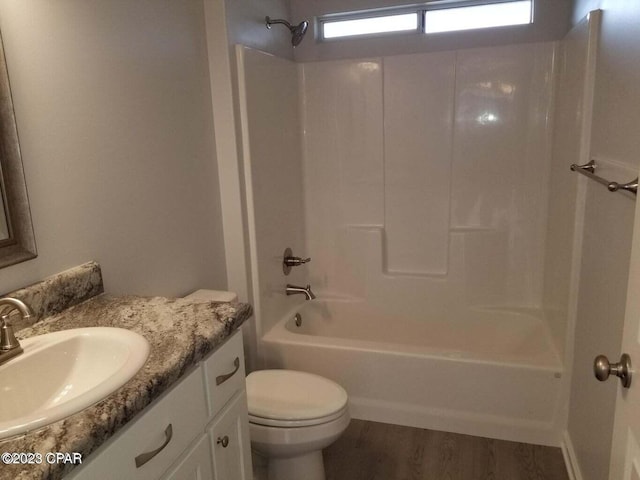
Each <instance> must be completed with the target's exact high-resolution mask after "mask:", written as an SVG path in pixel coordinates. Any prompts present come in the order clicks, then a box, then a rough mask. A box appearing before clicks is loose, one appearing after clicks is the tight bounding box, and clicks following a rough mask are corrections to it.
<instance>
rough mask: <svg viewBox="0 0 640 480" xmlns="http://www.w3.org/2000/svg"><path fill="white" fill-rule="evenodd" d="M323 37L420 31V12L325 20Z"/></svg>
mask: <svg viewBox="0 0 640 480" xmlns="http://www.w3.org/2000/svg"><path fill="white" fill-rule="evenodd" d="M322 25H323V29H322V33H323V37H324V38H338V37H349V36H354V35H368V34H372V33H389V32H404V31H408V30H409V31H410V30H413V31H416V32H417V31H418V12H412V13H404V14H398V15H385V16H379V17H367V18H359V19H356V20H334V21H325V22H323V24H322Z"/></svg>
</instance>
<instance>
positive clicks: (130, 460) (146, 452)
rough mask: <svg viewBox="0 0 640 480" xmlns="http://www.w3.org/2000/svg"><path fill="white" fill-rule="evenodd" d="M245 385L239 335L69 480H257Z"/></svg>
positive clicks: (111, 441) (146, 411)
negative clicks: (190, 479) (253, 475)
mask: <svg viewBox="0 0 640 480" xmlns="http://www.w3.org/2000/svg"><path fill="white" fill-rule="evenodd" d="M244 378H245V372H244V360H243V349H242V332H241V331H240V330H236V331H235V333H233V334H232V335H231V337H230V338H229V339H227V340H226V341H225V342H224V344H223V345H221V346H220V347H218V348H217V349H216V350H215V351H214V352H213V353H211V354H209V355H208V356H207V357H206V358H205V359H203V361H202V362H200V363H199V364H198V365H197V366H195V367H194V368H193V369H192V370H191V371H190V372H188V373H187V374H186V375H185V377H184V378H183V379H181V380H180V381H179V382H178V383H177V384H176V385H174V386H173V387H172V388H170V389H169V391H167V392H165V393H164V394H162V395H161V397H160V398H158V399H157V400H155V401H154V402H153V404H151V405H150V406H149V407H147V408H146V409H145V410H144V411H143V412H142V414H141V415H139V416H138V417H136V418H135V419H134V420H133V421H131V422H130V423H129V424H127V425H126V426H125V427H124V428H123V429H122V430H121V431H120V432H118V433H117V434H116V435H114V436H113V437H112V438H111V439H109V440H108V441H107V442H106V444H104V445H102V446H101V447H100V449H99V451H97V452H95V453H94V454H93V455H92V456H91V457H90V458H89V459H88V461H87V463H86V464H84V465H82V466H81V467H78V468H76V469H75V470H74V471H72V472H71V474H70V475H69V476H68V477H65V478H69V479H73V480H95V479H98V478H99V479H111V478H113V479H123V478H126V479H131V480H134V479H135V480H138V479H140V480H152V479H159V478H162V479H166V480H169V479H186V478H194V479H214V480H230V479H233V480H250V479H251V477H252V473H251V450H250V444H249V430H248V421H247V400H246V392H245V381H244Z"/></svg>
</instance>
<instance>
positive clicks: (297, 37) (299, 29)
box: [264, 17, 309, 47]
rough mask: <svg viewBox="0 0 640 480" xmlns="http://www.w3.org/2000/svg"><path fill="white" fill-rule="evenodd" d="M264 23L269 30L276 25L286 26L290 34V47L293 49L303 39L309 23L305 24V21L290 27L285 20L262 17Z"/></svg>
mask: <svg viewBox="0 0 640 480" xmlns="http://www.w3.org/2000/svg"><path fill="white" fill-rule="evenodd" d="M264 21H265V23H266V25H267V28H269V29H270V28H271V25H274V24H276V23H281V24H282V25H284V26H286V27H287V28H288V29H289V31H290V32H291V45H293V46H294V47H297V46H298V45H300V42H301V41H302V39H303V38H304V34H305V33H307V28H309V22H307V21H306V20H304V21H302V22H300V23H299V24H298V25H291V24H290V23H289V22H287V21H286V20H281V19H279V18H276V19H273V20H272V19H271V18H270V17H264Z"/></svg>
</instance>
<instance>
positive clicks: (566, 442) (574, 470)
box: [560, 430, 583, 480]
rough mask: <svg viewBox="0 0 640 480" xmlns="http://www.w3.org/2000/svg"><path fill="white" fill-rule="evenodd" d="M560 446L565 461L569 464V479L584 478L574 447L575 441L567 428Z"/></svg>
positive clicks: (580, 479)
mask: <svg viewBox="0 0 640 480" xmlns="http://www.w3.org/2000/svg"><path fill="white" fill-rule="evenodd" d="M560 448H561V449H562V456H563V457H564V463H565V465H566V466H567V473H568V474H569V480H583V477H582V472H581V471H580V465H579V464H578V457H576V451H575V450H574V449H573V442H572V441H571V437H570V436H569V432H568V431H566V430H565V431H564V433H563V434H562V445H561V446H560Z"/></svg>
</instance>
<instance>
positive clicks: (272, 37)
mask: <svg viewBox="0 0 640 480" xmlns="http://www.w3.org/2000/svg"><path fill="white" fill-rule="evenodd" d="M225 5H226V12H227V28H228V36H229V44H230V45H235V44H241V45H245V46H247V47H251V48H256V49H258V50H262V51H263V52H267V53H272V54H273V55H277V56H278V57H282V58H288V59H289V60H291V59H292V58H293V47H292V46H291V35H290V33H289V30H288V29H287V28H286V27H285V26H283V25H275V26H274V27H273V28H272V29H268V28H267V27H266V25H265V21H264V17H266V16H269V17H271V18H281V19H284V20H287V21H289V22H291V23H294V21H295V19H291V17H290V9H289V2H288V0H227V1H226V4H225Z"/></svg>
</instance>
